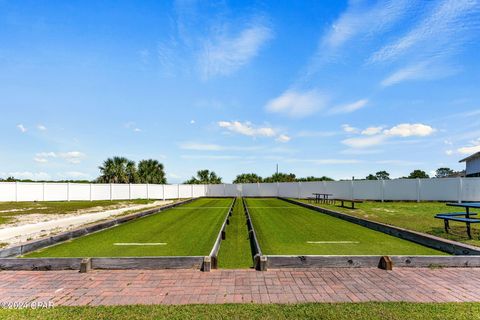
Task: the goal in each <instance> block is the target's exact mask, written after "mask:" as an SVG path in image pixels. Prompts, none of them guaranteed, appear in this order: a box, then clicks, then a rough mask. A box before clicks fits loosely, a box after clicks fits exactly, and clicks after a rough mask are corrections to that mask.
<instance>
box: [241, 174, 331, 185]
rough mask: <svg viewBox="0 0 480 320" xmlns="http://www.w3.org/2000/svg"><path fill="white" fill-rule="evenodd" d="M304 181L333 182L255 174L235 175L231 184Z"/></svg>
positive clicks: (284, 175)
mask: <svg viewBox="0 0 480 320" xmlns="http://www.w3.org/2000/svg"><path fill="white" fill-rule="evenodd" d="M304 181H333V179H332V178H329V177H326V176H323V177H313V176H310V177H306V178H297V177H296V176H295V174H293V173H282V172H279V173H274V174H273V175H271V176H270V177H266V178H262V177H261V176H259V175H258V174H255V173H242V174H239V175H237V177H236V178H235V180H233V183H257V182H266V183H269V182H304Z"/></svg>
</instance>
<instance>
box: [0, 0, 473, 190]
mask: <svg viewBox="0 0 480 320" xmlns="http://www.w3.org/2000/svg"><path fill="white" fill-rule="evenodd" d="M479 21H480V3H479V1H474V0H452V1H402V0H396V1H359V0H352V1H337V0H332V1H218V2H215V1H208V2H207V1H177V2H168V1H65V2H58V1H42V2H39V1H8V0H7V1H5V0H0V96H1V99H0V110H1V111H2V112H1V117H0V136H1V139H0V177H2V176H3V177H5V176H8V175H14V176H15V177H18V178H30V179H67V178H68V179H93V178H95V177H97V176H98V174H99V172H98V166H99V165H100V164H101V162H102V161H103V160H104V159H106V158H107V157H110V156H114V155H121V156H126V157H128V158H131V159H133V160H136V161H138V160H141V159H144V158H155V159H159V160H160V161H162V162H163V163H164V164H165V169H166V172H167V176H168V180H169V182H173V183H175V182H182V181H184V180H186V179H187V178H189V177H190V176H192V175H193V174H194V173H195V172H196V171H197V170H199V169H204V168H207V169H211V170H214V171H216V172H217V173H218V174H219V175H220V176H222V177H223V178H224V180H225V181H226V182H230V181H231V180H232V179H233V178H234V177H235V175H236V174H237V173H242V172H255V173H258V174H260V175H262V176H267V175H270V174H272V173H273V172H274V171H275V165H276V164H277V163H278V164H279V167H280V171H282V172H292V173H295V174H296V175H297V176H308V175H314V176H322V175H327V176H331V177H333V178H336V179H341V178H350V177H352V176H355V177H356V178H361V177H365V176H366V175H368V174H369V173H374V172H376V171H379V170H387V171H388V172H390V173H391V175H392V176H393V177H398V176H403V175H407V174H408V173H409V172H411V171H412V170H413V169H417V168H418V169H423V170H425V171H427V172H429V173H430V172H432V171H433V170H435V169H436V168H438V167H441V166H448V167H451V168H453V169H457V170H459V169H462V168H463V165H462V164H459V163H458V160H459V159H461V158H463V157H465V156H467V155H469V154H471V153H474V152H477V151H480V90H479V89H480V72H479V71H480V59H479V55H478V52H479V51H480V23H479Z"/></svg>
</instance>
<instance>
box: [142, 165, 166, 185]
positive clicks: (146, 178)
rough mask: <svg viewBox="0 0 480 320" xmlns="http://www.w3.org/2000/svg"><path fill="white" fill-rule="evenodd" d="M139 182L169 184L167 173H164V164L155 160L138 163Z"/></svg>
mask: <svg viewBox="0 0 480 320" xmlns="http://www.w3.org/2000/svg"><path fill="white" fill-rule="evenodd" d="M138 182H140V183H158V184H165V183H167V179H166V178H165V171H163V164H161V163H160V162H158V161H157V160H153V159H148V160H142V161H140V162H139V163H138Z"/></svg>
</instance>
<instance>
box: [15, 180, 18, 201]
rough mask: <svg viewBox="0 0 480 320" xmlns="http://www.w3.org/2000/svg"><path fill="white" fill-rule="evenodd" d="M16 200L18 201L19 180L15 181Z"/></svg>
mask: <svg viewBox="0 0 480 320" xmlns="http://www.w3.org/2000/svg"><path fill="white" fill-rule="evenodd" d="M15 202H18V181H15Z"/></svg>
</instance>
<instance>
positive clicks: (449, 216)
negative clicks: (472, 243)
mask: <svg viewBox="0 0 480 320" xmlns="http://www.w3.org/2000/svg"><path fill="white" fill-rule="evenodd" d="M447 206H451V207H461V208H465V213H461V212H453V213H440V214H437V215H436V216H435V218H438V219H443V220H444V222H445V231H446V232H448V229H449V227H450V226H449V224H448V221H449V220H452V221H458V222H465V223H466V224H467V234H468V237H469V238H470V239H471V238H472V235H471V230H470V224H471V223H480V219H475V218H472V217H471V216H476V215H477V214H476V213H472V212H470V209H480V202H461V203H447ZM462 216H464V217H465V218H461V217H462Z"/></svg>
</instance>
